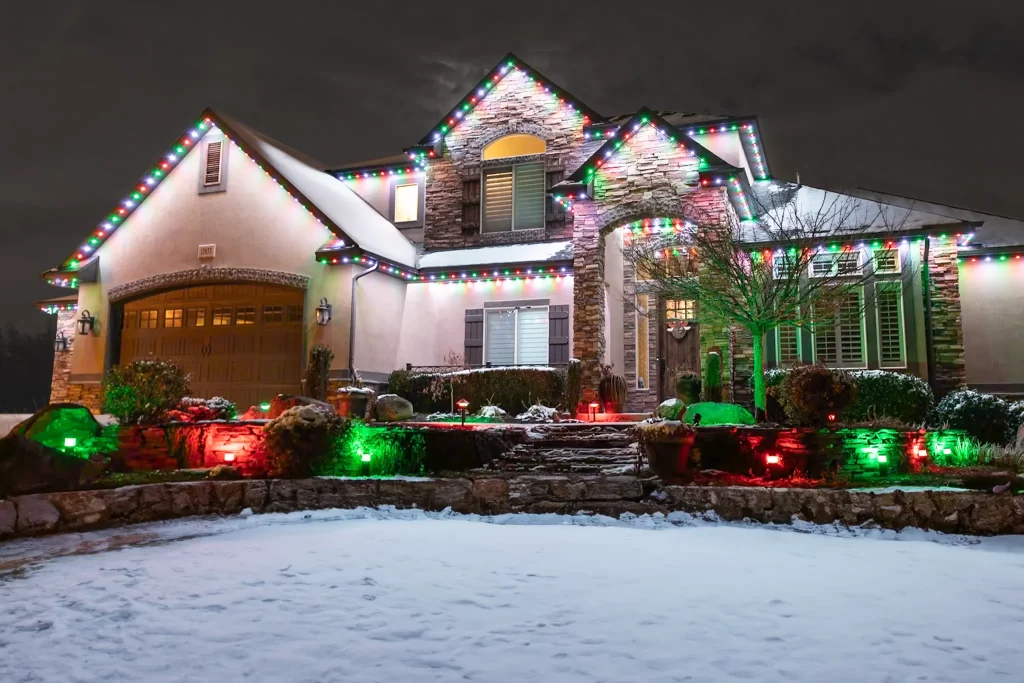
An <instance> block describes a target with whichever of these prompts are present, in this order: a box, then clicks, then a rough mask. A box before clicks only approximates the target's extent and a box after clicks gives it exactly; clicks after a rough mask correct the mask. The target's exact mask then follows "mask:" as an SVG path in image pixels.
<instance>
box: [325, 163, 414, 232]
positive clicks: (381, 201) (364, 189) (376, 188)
mask: <svg viewBox="0 0 1024 683" xmlns="http://www.w3.org/2000/svg"><path fill="white" fill-rule="evenodd" d="M423 181H424V173H422V172H418V173H414V174H413V175H401V176H386V177H383V178H381V177H376V178H373V177H371V178H361V179H359V180H351V181H346V183H345V184H346V185H348V187H350V188H352V189H353V190H355V192H356V194H358V195H359V196H360V197H362V198H363V199H365V200H366V203H367V204H369V205H370V206H372V207H373V208H375V209H376V210H377V213H379V214H380V215H382V216H384V218H387V219H388V220H389V221H390V220H392V219H393V216H392V212H393V210H394V207H393V206H392V204H391V201H392V199H391V197H392V188H394V187H395V186H396V185H409V184H412V183H415V184H416V185H417V187H418V188H419V189H418V192H419V199H420V204H419V211H418V214H417V215H418V216H419V220H417V221H415V222H414V223H413V222H410V223H408V224H402V225H399V226H398V229H399V230H401V231H402V234H403V235H405V236H406V237H407V238H408V239H409V240H411V241H413V242H417V243H420V242H423V211H424V203H425V202H424V195H423Z"/></svg>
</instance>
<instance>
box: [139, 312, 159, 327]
mask: <svg viewBox="0 0 1024 683" xmlns="http://www.w3.org/2000/svg"><path fill="white" fill-rule="evenodd" d="M159 313H160V311H140V315H139V320H141V321H142V325H141V327H142V329H144V330H154V329H156V328H157V326H158V323H159V321H160V317H159Z"/></svg>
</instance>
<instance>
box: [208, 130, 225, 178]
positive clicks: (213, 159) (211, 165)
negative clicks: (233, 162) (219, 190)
mask: <svg viewBox="0 0 1024 683" xmlns="http://www.w3.org/2000/svg"><path fill="white" fill-rule="evenodd" d="M223 145H224V141H223V140H214V141H213V142H208V143H206V167H205V168H204V169H203V185H205V186H206V187H209V186H211V185H220V158H221V152H222V147H223Z"/></svg>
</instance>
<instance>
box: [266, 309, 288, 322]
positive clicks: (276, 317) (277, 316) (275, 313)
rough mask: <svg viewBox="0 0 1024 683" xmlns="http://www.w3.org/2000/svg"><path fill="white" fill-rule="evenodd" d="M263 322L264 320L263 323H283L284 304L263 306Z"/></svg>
mask: <svg viewBox="0 0 1024 683" xmlns="http://www.w3.org/2000/svg"><path fill="white" fill-rule="evenodd" d="M263 322H265V323H283V322H284V306H264V307H263Z"/></svg>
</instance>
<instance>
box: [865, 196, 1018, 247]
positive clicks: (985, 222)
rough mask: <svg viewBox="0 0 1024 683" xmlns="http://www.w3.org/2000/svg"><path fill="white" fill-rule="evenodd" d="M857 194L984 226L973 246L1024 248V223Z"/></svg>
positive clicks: (896, 198) (902, 199)
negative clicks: (1021, 246) (1022, 246)
mask: <svg viewBox="0 0 1024 683" xmlns="http://www.w3.org/2000/svg"><path fill="white" fill-rule="evenodd" d="M855 193H856V194H858V195H860V194H863V195H865V196H877V197H881V198H883V200H884V201H885V202H886V203H889V204H893V205H894V206H912V207H914V208H916V209H920V210H922V211H929V212H931V213H935V214H939V215H942V216H948V217H950V218H955V219H958V220H961V221H970V222H976V223H982V225H981V227H979V228H977V229H976V230H975V231H974V239H973V240H971V245H972V246H978V247H1009V246H1018V245H1024V220H1020V219H1017V218H1010V217H1009V216H1000V215H997V214H991V213H982V212H980V211H974V210H972V209H964V208H961V207H958V206H946V205H944V204H936V203H934V202H927V201H921V200H918V199H912V198H910V197H902V196H900V195H895V194H887V193H882V192H875V191H873V190H866V189H858V190H856V191H855Z"/></svg>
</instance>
